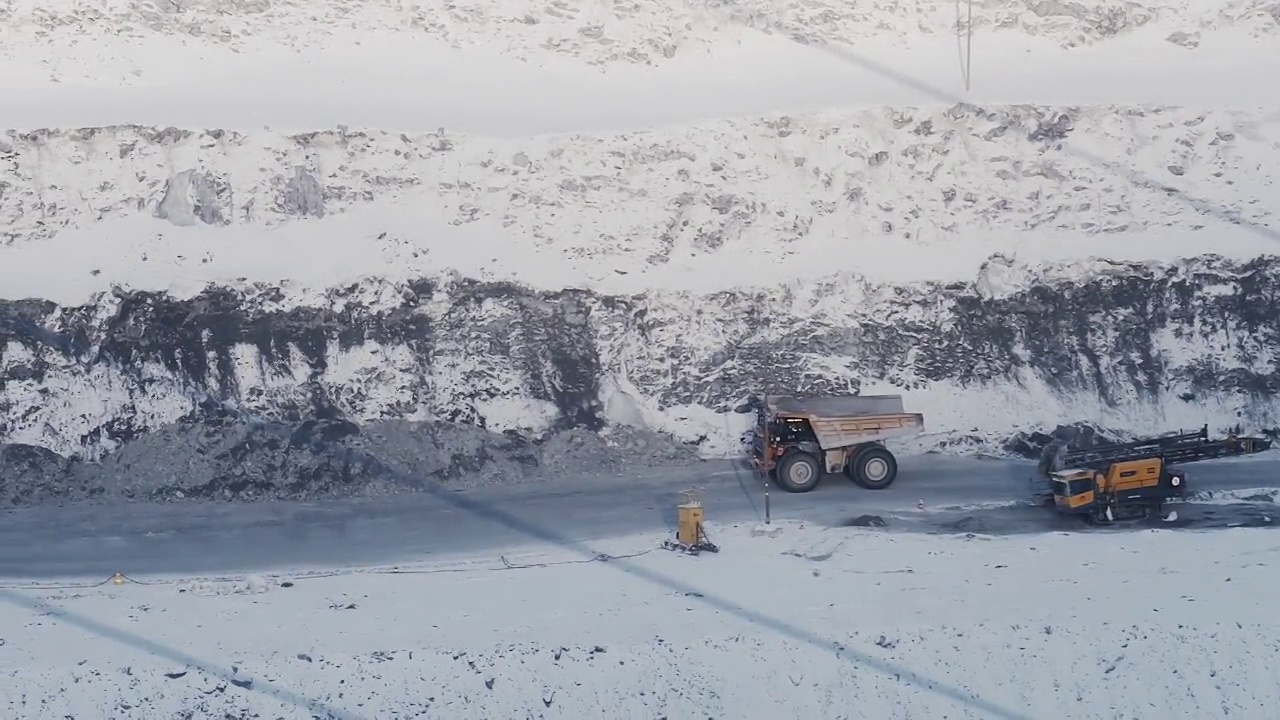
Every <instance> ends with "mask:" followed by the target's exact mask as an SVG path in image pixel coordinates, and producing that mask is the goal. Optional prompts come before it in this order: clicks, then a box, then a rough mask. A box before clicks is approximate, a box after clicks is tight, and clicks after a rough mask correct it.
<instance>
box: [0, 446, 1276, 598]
mask: <svg viewBox="0 0 1280 720" xmlns="http://www.w3.org/2000/svg"><path fill="white" fill-rule="evenodd" d="M1277 455H1278V453H1265V454H1262V455H1256V456H1252V457H1249V458H1240V459H1235V460H1223V461H1212V462H1205V463H1197V464H1196V465H1194V466H1192V467H1191V468H1190V470H1191V483H1192V485H1191V488H1192V490H1193V493H1192V495H1191V496H1190V497H1189V498H1188V501H1187V502H1185V503H1182V504H1178V505H1176V506H1175V505H1171V506H1170V507H1171V508H1174V509H1176V512H1177V516H1176V517H1175V518H1173V519H1172V520H1171V521H1169V522H1164V521H1162V522H1157V523H1155V525H1156V526H1158V527H1161V528H1166V529H1179V530H1199V529H1208V528H1223V527H1231V526H1241V525H1243V526H1255V527H1280V508H1277V506H1276V503H1275V499H1276V492H1277V490H1276V489H1277V488H1280V459H1278V458H1277ZM901 468H902V469H901V473H902V475H901V477H900V479H899V480H898V482H896V483H895V484H894V485H893V486H892V487H890V488H889V489H887V490H882V491H876V492H871V491H866V490H861V489H859V488H857V487H856V486H854V485H853V484H852V483H850V482H849V481H848V480H846V479H844V478H843V477H830V478H827V479H826V480H824V482H823V484H822V485H821V486H819V487H818V489H817V490H815V491H813V492H811V493H806V494H802V495H792V494H788V493H782V492H778V491H777V489H776V488H775V489H774V490H773V492H771V493H770V497H769V504H770V512H771V514H772V517H774V518H778V519H791V520H803V521H805V522H808V523H811V524H814V525H816V526H820V527H843V526H846V525H850V524H852V525H869V526H874V527H878V528H882V530H883V531H884V532H888V533H892V534H898V533H906V534H918V533H929V534H942V535H956V534H960V535H963V534H964V533H969V532H974V533H984V534H991V535H1009V534H1022V533H1041V532H1045V531H1046V530H1054V529H1057V530H1066V531H1073V532H1085V531H1087V528H1085V527H1083V526H1082V524H1081V523H1079V522H1075V521H1071V520H1068V519H1065V518H1059V517H1057V516H1056V515H1054V514H1053V513H1051V512H1049V511H1048V510H1046V509H1043V508H1034V507H1029V506H1027V505H1026V502H1027V499H1028V497H1029V494H1030V492H1031V490H1032V486H1031V484H1030V478H1031V476H1032V475H1033V474H1034V463H1030V462H1011V461H1005V460H980V459H974V458H956V457H948V456H944V455H931V456H909V457H904V458H902V460H901ZM691 486H696V487H701V488H703V489H704V491H705V496H704V502H705V504H706V506H707V512H708V514H709V515H708V516H709V518H710V519H712V520H715V521H718V522H721V523H754V522H759V521H761V520H763V519H764V513H765V499H764V494H763V488H762V486H760V485H758V484H756V483H755V482H754V481H753V479H752V477H751V474H750V473H749V472H747V471H745V470H743V469H741V468H740V467H735V466H734V465H732V464H729V463H724V462H706V463H702V464H701V465H699V466H690V465H669V466H659V467H651V468H635V469H633V470H630V471H625V472H616V473H609V474H605V473H599V472H597V473H595V474H592V475H577V476H569V477H564V478H562V479H560V480H556V481H551V482H544V483H537V484H527V485H519V486H490V487H484V488H473V489H468V490H448V489H445V488H443V487H441V486H440V485H437V484H435V483H429V484H428V485H427V487H426V492H423V493H415V494H409V495H395V496H389V497H365V498H345V499H341V500H324V501H312V502H299V501H278V502H260V503H234V504H230V503H222V502H216V501H188V502H183V503H166V504H154V503H132V504H121V503H111V502H98V503H84V502H81V503H72V504H68V505H65V506H59V507H54V506H44V507H31V508H23V509H19V510H10V511H7V512H4V513H3V514H0V577H8V578H31V577H41V576H53V575H58V576H83V575H104V576H105V575H109V574H111V573H114V572H125V573H128V574H138V575H141V574H147V573H175V572H201V573H222V572H242V571H272V570H280V569H283V568H298V567H309V568H324V567H334V566H343V565H368V564H378V563H390V562H410V561H418V560H422V559H424V558H431V559H434V558H438V557H443V556H448V555H449V554H451V553H457V552H468V553H503V552H505V551H506V549H507V548H510V547H515V546H519V545H521V544H524V543H528V542H531V541H535V542H549V543H553V544H559V543H583V542H588V543H589V542H595V541H601V540H612V539H616V538H617V537H619V536H624V535H634V534H639V533H644V532H651V533H659V534H660V533H662V532H663V531H665V530H668V529H670V528H672V527H674V523H675V510H674V507H675V505H676V503H677V502H678V501H679V497H680V491H681V490H684V489H686V488H689V487H691ZM921 502H923V504H924V509H923V510H921V509H920V508H919V506H918V503H921ZM1143 527H1146V525H1144V524H1143V523H1137V524H1133V523H1127V524H1122V525H1119V526H1117V528H1116V530H1117V531H1120V532H1124V531H1129V530H1133V529H1135V528H1137V529H1140V528H1143ZM1089 532H1099V531H1097V530H1093V531H1089ZM1102 532H1112V530H1106V531H1102Z"/></svg>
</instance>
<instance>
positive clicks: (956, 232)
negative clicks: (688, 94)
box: [0, 105, 1280, 302]
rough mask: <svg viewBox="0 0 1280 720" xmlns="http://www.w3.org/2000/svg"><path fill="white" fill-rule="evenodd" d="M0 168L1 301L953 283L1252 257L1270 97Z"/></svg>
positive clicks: (147, 152) (32, 136) (1269, 143)
mask: <svg viewBox="0 0 1280 720" xmlns="http://www.w3.org/2000/svg"><path fill="white" fill-rule="evenodd" d="M0 163H3V165H2V166H7V169H8V172H7V175H8V177H9V179H8V180H7V181H5V182H6V184H5V185H4V186H0V187H3V188H4V193H3V195H0V217H3V219H4V221H5V222H4V224H5V225H6V226H7V227H6V230H5V231H4V233H5V239H6V241H7V243H8V247H7V248H5V249H4V250H3V252H4V255H5V263H4V268H3V270H0V279H2V280H3V282H4V286H5V288H6V289H7V293H6V294H8V295H9V296H10V297H13V296H15V295H17V296H22V295H30V296H43V297H50V298H53V299H58V300H61V301H64V302H79V301H81V300H83V299H84V298H85V297H86V295H85V294H84V292H85V290H87V289H90V288H92V289H97V290H105V289H107V288H108V287H110V285H111V284H112V283H128V284H129V286H131V287H136V288H144V289H155V290H167V289H174V288H175V284H176V285H177V287H178V288H179V289H180V291H185V289H186V288H192V289H198V288H199V287H200V286H201V284H202V281H208V280H228V279H235V278H241V277H243V278H248V279H250V280H255V281H256V280H262V281H268V282H275V281H279V280H282V279H286V278H295V279H299V280H303V281H304V282H308V283H342V282H350V281H353V280H356V279H359V278H361V277H367V276H379V277H387V276H393V277H394V276H398V277H401V278H403V277H413V276H416V275H421V274H423V273H427V272H431V271H437V270H440V269H445V268H448V269H453V270H458V271H460V272H463V273H465V274H467V275H470V276H472V277H476V278H478V279H486V280H513V281H516V282H522V283H527V284H532V285H534V286H538V287H541V288H544V289H560V288H563V287H570V286H578V287H582V286H586V287H591V288H593V289H595V288H598V289H601V290H605V291H618V290H621V291H626V292H634V291H640V290H645V289H649V288H682V289H697V290H708V291H710V290H720V289H728V288H733V287H738V286H742V285H753V286H755V285H759V286H768V285H777V284H780V283H785V282H788V281H792V280H805V279H812V278H814V277H815V276H820V275H824V274H828V273H830V272H832V271H838V270H839V271H848V272H857V273H859V274H864V275H867V276H869V277H872V278H874V279H877V280H891V281H892V280H919V279H926V280H968V279H972V278H973V276H974V273H975V272H976V271H977V268H978V267H979V265H980V264H981V263H982V262H983V261H984V260H985V259H986V258H987V257H988V256H989V255H991V254H992V253H993V252H1004V253H1008V254H1011V255H1017V256H1018V257H1019V259H1022V260H1027V259H1064V258H1067V259H1071V258H1082V257H1089V256H1094V255H1100V256H1106V257H1110V258H1113V259H1145V258H1156V259H1171V258H1177V257H1180V256H1187V255H1195V254H1200V253H1204V252H1213V253H1220V254H1223V255H1227V256H1231V257H1237V258H1248V257H1253V256H1256V255H1258V254H1260V253H1265V252H1270V251H1273V250H1274V249H1275V248H1276V244H1277V239H1278V238H1280V231H1277V230H1275V229H1273V227H1274V226H1275V223H1276V221H1275V216H1276V214H1277V212H1278V211H1280V196H1277V194H1276V192H1275V190H1274V188H1275V187H1277V181H1278V179H1280V111H1277V112H1265V111H1235V112H1232V111H1223V110H1205V109H1197V110H1191V109H1176V108H1173V109H1168V108H1146V109H1143V108H1134V107H1087V108H1074V107H1063V108H1055V107H1026V106H1022V107H1002V108H996V109H983V108H978V107H974V106H966V105H957V106H954V107H950V108H909V107H907V108H903V107H899V108H877V109H864V110H851V111H843V112H839V113H834V112H833V113H826V114H822V115H818V116H803V117H791V116H786V115H782V116H775V117H769V118H760V119H751V120H724V121H718V122H712V123H706V124H702V125H695V126H689V127H681V128H679V129H661V130H651V131H642V132H635V133H628V134H620V135H606V136H590V135H570V136H551V137H539V138H532V139H528V140H521V141H496V140H488V139H485V138H476V137H470V136H458V135H453V134H450V133H448V132H447V131H445V132H438V133H430V134H426V135H419V136H409V135H405V134H401V133H387V132H379V131H359V130H350V129H342V130H330V131H323V132H314V133H307V134H304V135H295V136H284V135H280V134H272V133H264V132H258V133H247V134H242V133H238V132H228V131H222V130H203V131H192V130H180V129H176V128H168V129H164V128H146V127H120V128H97V129H94V128H87V129H82V130H73V131H51V130H41V131H32V132H25V133H19V132H14V131H10V132H9V134H8V136H7V137H5V138H4V139H3V140H2V141H0ZM340 214H348V215H350V217H347V218H344V219H343V220H342V221H340V222H331V221H330V220H331V219H332V217H333V216H334V215H340ZM156 219H160V220H163V222H157V221H156ZM299 219H307V220H308V223H307V224H305V225H304V226H303V227H300V228H288V229H287V230H285V231H282V232H279V233H275V234H266V235H264V234H263V230H264V229H265V228H271V227H277V226H280V225H283V224H287V223H297V222H298V221H299ZM317 220H318V221H317ZM193 225H194V226H198V227H200V228H218V229H220V230H221V231H220V232H217V233H213V232H206V231H201V232H195V231H182V230H180V228H182V227H187V226H193ZM175 226H176V227H175ZM317 236H323V240H321V239H319V238H318V237H317ZM320 252H322V253H323V254H322V255H320V256H318V257H307V256H308V255H316V254H318V253H320ZM54 262H56V263H58V265H59V274H60V276H62V277H61V279H60V281H59V282H58V283H56V284H54V283H51V282H49V280H48V279H46V276H45V274H44V273H43V272H41V269H42V268H46V267H48V266H49V265H50V264H51V263H54ZM91 273H94V274H95V275H94V276H93V277H90V274H91ZM317 273H318V275H317ZM95 278H96V279H95ZM59 286H67V287H74V288H75V290H74V291H71V292H72V294H66V293H65V292H64V291H63V289H62V287H59Z"/></svg>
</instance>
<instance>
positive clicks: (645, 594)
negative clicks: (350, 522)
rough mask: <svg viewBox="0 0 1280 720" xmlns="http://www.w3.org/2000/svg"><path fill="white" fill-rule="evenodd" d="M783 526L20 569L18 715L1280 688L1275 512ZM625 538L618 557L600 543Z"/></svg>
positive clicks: (1238, 713) (1229, 702) (0, 702)
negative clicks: (1211, 527) (926, 528)
mask: <svg viewBox="0 0 1280 720" xmlns="http://www.w3.org/2000/svg"><path fill="white" fill-rule="evenodd" d="M711 512H713V513H714V508H712V509H711ZM774 529H775V531H776V532H777V533H778V534H777V535H776V536H775V537H769V536H767V535H764V536H753V535H752V534H751V533H750V532H748V531H747V529H746V528H733V527H725V528H720V527H716V526H713V527H712V528H711V532H712V533H713V537H714V539H715V540H716V541H717V542H719V543H721V545H722V546H723V550H722V552H721V553H720V554H718V555H703V556H701V557H699V558H697V559H692V558H688V557H681V556H676V555H672V554H669V553H666V552H664V551H656V552H654V551H650V552H648V553H646V554H644V555H643V556H641V557H630V558H628V557H618V556H626V555H632V554H635V553H644V552H645V551H646V550H649V549H650V548H652V547H653V546H654V544H655V539H656V538H654V537H640V538H629V539H621V540H618V541H613V542H609V543H605V544H601V545H598V546H595V547H591V548H586V547H581V548H579V547H574V548H548V547H537V548H529V549H525V550H513V551H509V552H507V553H506V555H505V557H503V558H502V559H501V561H499V560H498V559H497V558H493V559H488V558H475V557H467V558H456V559H450V560H448V561H437V562H434V563H432V564H429V565H426V564H419V565H409V566H402V567H400V568H398V569H397V571H393V572H379V571H377V570H373V571H355V572H350V573H344V572H342V571H340V570H339V571H336V572H323V573H305V572H303V573H297V574H293V573H284V574H281V575H278V576H273V577H250V578H228V579H224V580H204V579H200V578H185V577H140V578H138V579H139V580H142V581H143V582H145V583H148V584H147V585H143V584H134V583H127V584H125V585H123V586H121V587H115V586H112V585H110V584H108V583H103V584H102V585H100V586H98V587H91V588H83V587H77V586H76V585H75V584H73V583H68V582H66V581H63V582H57V583H50V585H53V586H54V587H53V588H51V589H46V590H40V589H25V588H15V589H0V627H3V628H5V630H4V640H5V644H4V652H3V653H0V677H3V679H4V681H3V682H0V707H4V708H5V709H6V711H5V713H4V714H5V716H6V717H11V718H41V717H51V716H52V717H62V716H63V715H64V714H67V715H72V716H76V717H86V716H90V715H91V716H94V717H105V716H113V715H124V716H138V715H145V716H147V717H173V716H185V715H189V714H193V713H194V715H195V716H200V717H237V718H238V717H258V716H260V717H284V718H295V717H296V718H311V717H321V718H335V719H336V718H342V719H344V720H346V719H350V720H355V719H357V718H389V717H405V716H406V714H414V715H415V716H417V717H429V718H431V717H449V718H491V717H495V716H500V717H537V718H548V719H549V718H567V719H573V720H576V719H578V718H583V717H599V718H634V717H664V716H665V717H724V718H750V719H752V720H755V719H756V718H771V717H803V718H835V717H848V718H876V719H883V720H898V719H905V718H917V717H930V718H942V717H949V718H972V719H974V720H978V719H981V720H994V719H1000V720H1022V719H1024V718H1027V719H1030V718H1046V717H1053V718H1062V719H1063V720H1075V719H1077V718H1078V719H1080V720H1085V719H1089V720H1092V719H1093V718H1098V717H1161V718H1209V717H1244V718H1261V717H1268V716H1270V715H1271V714H1272V708H1274V707H1276V704H1277V703H1280V684H1278V683H1277V678H1276V675H1275V672H1274V671H1273V669H1272V668H1273V664H1274V663H1273V660H1274V658H1275V656H1276V653H1277V652H1280V641H1278V640H1277V633H1278V632H1280V628H1278V627H1277V623H1276V618H1275V612H1274V603H1273V602H1272V601H1271V599H1272V591H1273V588H1274V582H1275V580H1274V577H1275V576H1274V565H1273V564H1272V563H1273V561H1275V560H1277V550H1276V545H1275V536H1274V534H1272V532H1271V531H1268V530H1231V531H1220V532H1216V533H1209V534H1206V533H1190V532H1187V533H1179V532H1167V531H1160V530H1153V531H1150V532H1145V533H1134V534H1115V533H1103V534H1098V535H1090V534H1086V533H1061V534H1053V535H1047V536H1046V535H1036V536H1015V537H1009V538H992V537H986V536H981V535H979V536H973V535H970V536H968V538H967V539H965V538H964V536H958V537H957V536H952V537H941V538H939V537H930V536H911V535H889V534H882V533H877V532H875V531H867V530H864V529H857V528H830V529H822V528H816V527H813V526H809V527H804V526H802V525H800V524H798V523H780V524H775V525H774ZM601 552H603V553H610V554H612V555H614V556H615V557H614V559H611V560H610V561H609V562H590V560H589V559H590V558H591V557H593V555H594V554H595V553H601ZM561 563H565V564H561ZM512 566H514V567H515V569H511V568H512ZM388 570H390V569H389V568H388ZM126 572H127V570H126ZM102 580H103V579H102V578H92V579H91V582H102ZM68 585H69V587H67V586H68ZM57 586H64V587H61V588H59V587H57ZM566 588H574V589H575V592H566ZM423 598H430V613H429V615H427V616H426V618H427V619H425V620H424V611H423ZM1099 608H1105V611H1102V612H1100V611H1099ZM499 618H500V619H501V620H498V621H497V622H495V621H494V619H499ZM979 670H981V671H979ZM1153 678H1158V680H1153ZM1153 682H1154V683H1155V684H1154V685H1153Z"/></svg>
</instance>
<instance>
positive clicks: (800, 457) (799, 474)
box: [777, 452, 822, 493]
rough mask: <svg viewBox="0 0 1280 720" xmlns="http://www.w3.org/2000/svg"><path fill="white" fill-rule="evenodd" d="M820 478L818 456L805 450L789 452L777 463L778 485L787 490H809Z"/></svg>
mask: <svg viewBox="0 0 1280 720" xmlns="http://www.w3.org/2000/svg"><path fill="white" fill-rule="evenodd" d="M821 479H822V466H821V465H819V464H818V458H816V457H814V456H812V455H810V454H809V453H807V452H791V453H787V454H786V455H784V456H783V457H782V461H781V462H779V463H778V471H777V481H778V486H779V487H781V488H782V489H783V490H786V491H787V492H793V493H802V492H809V491H810V490H812V489H814V488H815V487H817V486H818V481H819V480H821Z"/></svg>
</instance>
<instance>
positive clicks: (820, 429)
mask: <svg viewBox="0 0 1280 720" xmlns="http://www.w3.org/2000/svg"><path fill="white" fill-rule="evenodd" d="M737 410H738V411H739V412H750V411H753V410H754V411H755V413H756V424H755V428H754V430H753V431H752V437H751V440H750V446H751V464H752V465H753V466H754V467H755V469H756V471H757V472H760V473H766V474H768V476H769V478H770V479H771V480H772V481H773V482H775V483H776V484H777V485H778V486H779V487H781V488H782V489H784V490H787V491H788V492H797V493H799V492H809V491H810V490H812V489H814V488H815V487H817V486H818V482H819V481H820V480H821V479H822V476H823V474H824V473H831V474H835V473H841V472H843V473H845V474H847V475H848V476H849V479H851V480H853V481H854V482H855V483H857V484H858V485H861V486H862V487H864V488H867V489H869V490H882V489H884V488H887V487H889V485H891V484H892V483H893V481H894V479H895V478H896V477H897V475H898V461H897V459H896V458H894V457H893V453H891V452H889V450H888V449H887V448H886V447H885V446H884V441H885V440H888V439H891V438H900V437H906V436H909V435H917V434H919V433H921V432H924V416H923V415H920V414H915V413H908V412H905V411H904V409H903V404H902V396H901V395H843V396H826V397H812V398H803V397H791V396H786V395H767V396H765V397H764V399H763V400H761V399H759V398H754V397H753V398H749V399H748V400H747V401H746V402H745V403H743V404H742V405H740V406H738V408H737Z"/></svg>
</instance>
